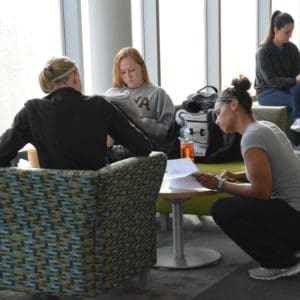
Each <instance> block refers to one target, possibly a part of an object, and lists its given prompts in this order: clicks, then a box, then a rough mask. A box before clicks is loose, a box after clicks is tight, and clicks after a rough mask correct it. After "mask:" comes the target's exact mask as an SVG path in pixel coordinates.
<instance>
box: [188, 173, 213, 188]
mask: <svg viewBox="0 0 300 300" xmlns="http://www.w3.org/2000/svg"><path fill="white" fill-rule="evenodd" d="M193 176H194V178H195V179H196V180H197V181H198V182H199V183H200V184H201V185H203V186H204V187H206V188H208V189H211V190H216V189H217V185H218V177H217V176H214V175H211V174H206V173H194V174H193Z"/></svg>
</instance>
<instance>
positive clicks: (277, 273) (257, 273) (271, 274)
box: [249, 262, 300, 280]
mask: <svg viewBox="0 0 300 300" xmlns="http://www.w3.org/2000/svg"><path fill="white" fill-rule="evenodd" d="M299 272H300V262H299V263H297V264H296V265H295V266H293V267H290V268H285V269H268V268H263V267H258V268H254V269H250V270H249V276H250V277H251V278H254V279H260V280H274V279H278V278H281V277H288V276H292V275H295V274H297V273H299Z"/></svg>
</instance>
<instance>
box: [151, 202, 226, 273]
mask: <svg viewBox="0 0 300 300" xmlns="http://www.w3.org/2000/svg"><path fill="white" fill-rule="evenodd" d="M167 200H168V201H170V202H171V204H172V214H173V247H162V248H158V249H157V262H156V265H155V267H156V268H168V269H191V268H198V267H203V266H206V265H208V264H211V263H214V262H216V261H217V260H219V259H220V258H221V255H220V253H219V252H217V251H215V250H212V249H208V248H199V247H185V248H184V244H183V243H184V241H183V224H182V221H183V213H182V203H183V202H184V201H186V200H187V199H167Z"/></svg>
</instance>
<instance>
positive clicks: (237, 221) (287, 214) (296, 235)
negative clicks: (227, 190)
mask: <svg viewBox="0 0 300 300" xmlns="http://www.w3.org/2000/svg"><path fill="white" fill-rule="evenodd" d="M212 216H213V218H214V220H215V222H216V223H217V224H218V225H219V226H220V228H221V229H222V230H223V231H224V232H225V233H226V234H227V235H228V236H229V237H230V238H231V239H232V240H233V241H234V242H235V243H236V244H237V245H238V246H239V247H240V248H242V249H243V250H244V251H245V252H247V253H248V254H249V255H250V256H251V257H252V258H253V259H255V260H256V261H257V262H258V263H259V264H260V265H261V266H262V267H265V268H288V267H291V266H294V265H295V264H296V263H297V259H296V256H295V252H296V251H297V250H300V212H299V211H296V210H295V209H294V208H292V207H291V206H289V205H288V204H287V203H286V202H284V201H282V200H277V199H272V200H258V199H249V198H241V197H232V198H224V199H219V200H217V201H216V202H215V203H214V204H213V206H212Z"/></svg>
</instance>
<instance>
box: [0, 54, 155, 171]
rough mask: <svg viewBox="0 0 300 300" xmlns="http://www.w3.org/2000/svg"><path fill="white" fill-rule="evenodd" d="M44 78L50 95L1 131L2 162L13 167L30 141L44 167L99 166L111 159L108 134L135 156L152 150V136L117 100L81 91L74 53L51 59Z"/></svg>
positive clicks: (42, 82) (30, 105)
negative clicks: (139, 128) (131, 120)
mask: <svg viewBox="0 0 300 300" xmlns="http://www.w3.org/2000/svg"><path fill="white" fill-rule="evenodd" d="M39 82H40V86H41V89H42V90H43V91H44V92H45V93H46V94H47V96H46V97H44V98H43V99H33V100H29V101H27V102H26V103H25V105H24V107H23V108H22V109H21V110H20V112H19V113H18V114H17V115H16V117H15V119H14V122H13V125H12V127H11V128H10V129H8V130H7V131H6V132H4V134H3V135H2V136H1V138H0V166H3V167H4V166H8V165H9V164H10V161H11V160H12V159H13V158H14V157H15V156H16V155H17V152H18V150H20V149H21V148H22V147H23V146H24V145H26V144H27V143H31V144H33V145H34V146H35V147H36V149H37V152H38V157H39V161H40V165H41V167H42V168H56V169H81V170H96V169H99V168H101V167H103V166H104V165H105V164H106V162H107V146H106V138H107V135H110V136H112V137H113V138H115V139H117V140H118V141H120V143H121V144H123V145H124V146H126V147H127V148H128V149H130V152H131V153H132V155H137V156H144V155H148V154H149V153H150V152H151V149H152V148H151V144H150V142H149V141H148V139H147V138H146V137H145V136H144V135H143V133H142V132H141V131H140V130H138V129H137V128H136V127H135V126H133V124H131V123H130V122H128V120H127V118H126V117H124V115H123V114H122V113H121V112H120V111H119V110H118V109H116V107H115V106H114V105H112V104H111V103H109V102H108V101H107V100H106V99H104V98H103V97H100V96H85V95H83V94H82V85H81V78H80V74H79V71H78V68H77V66H76V64H75V62H74V61H73V60H72V59H70V58H69V57H65V56H62V57H53V58H52V59H50V60H49V61H48V62H47V63H46V66H45V67H44V68H43V69H42V71H41V72H40V75H39Z"/></svg>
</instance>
